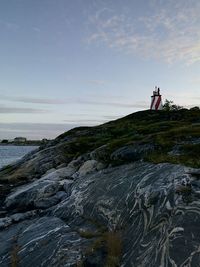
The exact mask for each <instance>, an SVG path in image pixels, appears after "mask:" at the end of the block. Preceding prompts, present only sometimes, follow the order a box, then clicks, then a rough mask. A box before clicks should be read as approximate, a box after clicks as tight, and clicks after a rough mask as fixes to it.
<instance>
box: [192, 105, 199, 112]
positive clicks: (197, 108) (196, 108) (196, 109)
mask: <svg viewBox="0 0 200 267" xmlns="http://www.w3.org/2000/svg"><path fill="white" fill-rule="evenodd" d="M190 110H194V111H198V110H200V108H199V107H197V106H196V107H192V108H191V109H190Z"/></svg>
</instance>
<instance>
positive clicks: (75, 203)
mask: <svg viewBox="0 0 200 267" xmlns="http://www.w3.org/2000/svg"><path fill="white" fill-rule="evenodd" d="M73 164H74V163H71V164H69V166H70V168H71V166H72V165H73ZM75 165H76V164H75ZM97 165H98V163H97V162H96V161H94V160H92V161H89V162H88V161H86V162H85V163H83V164H82V165H81V166H79V164H78V167H79V169H78V171H77V172H79V174H81V175H79V176H77V178H76V179H72V178H71V179H68V178H69V177H68V175H69V172H68V170H69V169H68V168H69V166H67V167H65V168H62V169H60V170H54V171H53V170H52V171H51V172H50V173H48V174H46V175H44V176H43V177H41V178H40V179H39V180H36V181H33V182H32V183H30V184H28V185H25V186H22V187H19V188H16V189H15V190H14V191H13V192H12V193H11V194H10V195H9V196H8V197H7V198H6V201H5V204H6V207H7V208H9V210H13V209H12V207H13V208H14V207H15V210H16V212H17V211H18V212H17V213H14V214H11V215H9V213H8V214H7V217H5V218H3V219H1V220H0V227H1V234H0V246H1V247H0V265H1V266H9V264H10V263H11V262H12V261H13V257H15V258H17V261H18V265H19V266H29V265H30V264H31V266H76V265H77V264H83V266H90V265H89V264H93V266H105V264H106V259H107V258H108V256H109V255H108V254H109V252H108V251H107V249H106V248H107V245H106V242H107V241H106V239H105V236H106V233H107V232H108V233H109V232H110V233H120V234H119V236H120V239H121V240H117V241H116V242H118V243H120V242H122V243H123V247H122V251H121V252H120V254H119V255H118V256H116V255H115V257H118V260H119V261H121V265H122V266H127V267H129V266H144V267H149V266H152V267H153V266H171V263H172V262H173V263H174V266H183V265H184V264H185V266H198V262H199V260H200V258H199V252H198V248H197V244H199V243H200V239H199V234H198V222H199V220H200V217H199V214H200V213H199V206H200V196H199V194H198V192H199V191H200V181H199V179H198V174H199V170H195V169H190V168H186V167H184V166H180V165H172V164H168V163H166V164H157V165H156V164H151V163H142V162H135V163H131V164H126V165H121V166H117V167H110V168H106V169H101V170H97V168H96V167H97ZM78 167H77V168H78ZM75 169H76V168H75ZM75 169H74V170H75ZM69 188H70V189H69ZM30 204H31V205H32V206H31V205H30ZM28 206H29V208H32V210H31V211H27V212H25V213H19V211H20V210H21V209H24V207H26V208H28ZM102 229H103V230H102ZM118 239H119V237H118ZM102 240H103V241H102ZM96 244H100V245H96ZM183 244H187V248H184V247H183ZM182 251H184V254H183V253H182ZM84 264H85V265H84Z"/></svg>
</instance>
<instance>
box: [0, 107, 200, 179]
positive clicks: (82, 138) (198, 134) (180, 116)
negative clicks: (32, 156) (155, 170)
mask: <svg viewBox="0 0 200 267" xmlns="http://www.w3.org/2000/svg"><path fill="white" fill-rule="evenodd" d="M197 138H200V110H198V109H194V110H186V109H182V110H178V111H169V112H167V111H150V110H146V111H140V112H136V113H133V114H130V115H128V116H126V117H124V118H121V119H118V120H115V121H111V122H108V123H105V124H102V125H99V126H96V127H78V128H74V129H72V130H70V131H68V132H66V133H63V134H62V135H60V136H58V137H57V138H56V139H55V140H54V141H53V144H52V145H57V146H55V148H56V149H57V152H56V153H57V154H59V156H60V157H61V158H62V162H65V163H68V162H70V161H71V160H72V159H76V158H77V157H78V156H80V155H83V154H87V153H90V152H91V151H93V150H95V149H97V148H99V147H101V146H103V145H105V146H106V148H107V149H106V150H105V152H104V153H103V155H102V157H99V158H97V160H99V161H102V162H105V163H108V164H112V165H116V164H123V163H125V162H121V163H118V162H114V161H113V159H111V154H112V153H113V152H114V151H115V150H117V149H119V148H120V147H123V146H126V145H134V144H136V145H137V144H144V143H151V144H153V145H155V149H156V150H155V151H154V152H153V153H151V154H149V155H147V156H145V159H146V160H148V161H150V162H155V163H158V162H172V163H180V164H183V165H186V166H191V167H199V166H200V159H199V147H197V146H193V145H192V146H190V145H186V144H187V143H189V142H191V143H192V140H193V139H197ZM177 144H178V145H180V144H181V145H182V150H181V155H180V156H172V155H169V154H168V153H169V152H170V151H171V150H173V147H174V146H176V145H177ZM29 169H30V166H29V168H28V171H29ZM34 171H35V170H34V169H33V172H34ZM24 172H25V171H24V166H22V171H21V172H20V168H17V169H16V170H15V169H12V166H7V167H6V168H4V170H3V171H1V175H0V177H1V178H0V179H1V181H4V182H6V181H7V180H6V179H7V177H8V176H9V180H10V179H11V180H12V181H14V180H16V182H18V181H22V178H24V179H23V180H25V179H26V174H24ZM36 174H37V173H36Z"/></svg>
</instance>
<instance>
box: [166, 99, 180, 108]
mask: <svg viewBox="0 0 200 267" xmlns="http://www.w3.org/2000/svg"><path fill="white" fill-rule="evenodd" d="M180 109H183V107H182V106H179V105H176V104H174V102H173V101H171V100H168V99H166V100H165V103H164V105H163V110H165V111H171V110H180Z"/></svg>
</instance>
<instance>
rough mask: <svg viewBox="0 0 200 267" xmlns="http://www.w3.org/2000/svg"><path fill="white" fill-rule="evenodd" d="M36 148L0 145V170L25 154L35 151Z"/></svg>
mask: <svg viewBox="0 0 200 267" xmlns="http://www.w3.org/2000/svg"><path fill="white" fill-rule="evenodd" d="M37 148H38V146H15V145H8V146H6V145H3V146H1V145H0V169H1V168H2V167H4V166H6V165H8V164H11V163H14V162H16V161H17V160H19V159H21V158H22V157H23V156H25V155H26V154H27V153H29V152H31V151H33V150H35V149H37Z"/></svg>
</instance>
